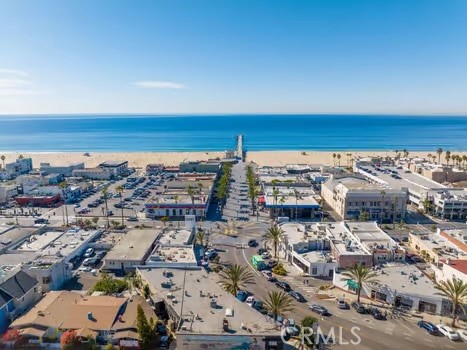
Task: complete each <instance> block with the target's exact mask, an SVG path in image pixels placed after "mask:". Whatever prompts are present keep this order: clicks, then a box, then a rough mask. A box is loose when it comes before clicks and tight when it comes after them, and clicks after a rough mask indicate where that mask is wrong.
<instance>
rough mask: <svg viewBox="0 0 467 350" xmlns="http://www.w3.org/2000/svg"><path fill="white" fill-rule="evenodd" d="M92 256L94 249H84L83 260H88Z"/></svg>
mask: <svg viewBox="0 0 467 350" xmlns="http://www.w3.org/2000/svg"><path fill="white" fill-rule="evenodd" d="M93 254H94V248H88V249H86V252H85V253H84V257H85V258H89V257H91V256H92V255H93Z"/></svg>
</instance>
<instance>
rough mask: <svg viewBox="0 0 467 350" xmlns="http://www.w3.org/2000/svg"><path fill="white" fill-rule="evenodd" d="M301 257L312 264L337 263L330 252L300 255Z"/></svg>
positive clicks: (312, 252)
mask: <svg viewBox="0 0 467 350" xmlns="http://www.w3.org/2000/svg"><path fill="white" fill-rule="evenodd" d="M300 256H301V257H302V258H303V259H305V260H307V261H309V262H311V263H330V262H336V260H335V259H334V258H333V256H332V255H331V254H330V252H329V251H327V252H326V251H324V252H323V251H317V250H316V251H311V252H306V253H302V254H300Z"/></svg>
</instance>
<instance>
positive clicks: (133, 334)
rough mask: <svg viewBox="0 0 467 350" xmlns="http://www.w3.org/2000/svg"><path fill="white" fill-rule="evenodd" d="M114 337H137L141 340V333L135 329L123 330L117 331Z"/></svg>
mask: <svg viewBox="0 0 467 350" xmlns="http://www.w3.org/2000/svg"><path fill="white" fill-rule="evenodd" d="M112 338H114V339H123V338H129V339H135V340H139V339H140V338H139V334H138V333H136V332H134V331H122V332H117V333H115V334H114V335H113V336H112Z"/></svg>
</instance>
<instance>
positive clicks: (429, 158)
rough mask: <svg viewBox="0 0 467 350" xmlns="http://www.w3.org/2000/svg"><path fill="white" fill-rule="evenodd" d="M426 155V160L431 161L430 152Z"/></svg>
mask: <svg viewBox="0 0 467 350" xmlns="http://www.w3.org/2000/svg"><path fill="white" fill-rule="evenodd" d="M426 157H427V158H428V161H430V162H431V157H432V155H431V153H428V155H427V156H426Z"/></svg>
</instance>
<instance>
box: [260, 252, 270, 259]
mask: <svg viewBox="0 0 467 350" xmlns="http://www.w3.org/2000/svg"><path fill="white" fill-rule="evenodd" d="M261 257H262V258H263V259H269V258H270V257H271V254H269V253H268V252H264V253H263V254H261Z"/></svg>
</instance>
